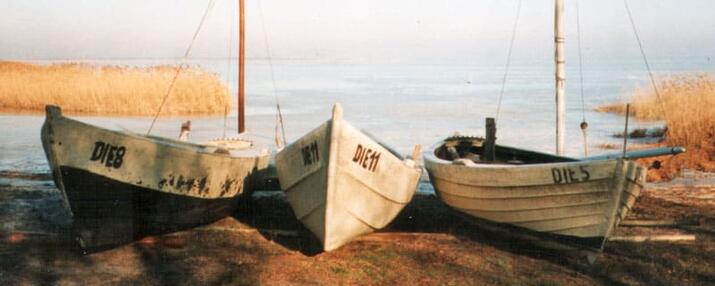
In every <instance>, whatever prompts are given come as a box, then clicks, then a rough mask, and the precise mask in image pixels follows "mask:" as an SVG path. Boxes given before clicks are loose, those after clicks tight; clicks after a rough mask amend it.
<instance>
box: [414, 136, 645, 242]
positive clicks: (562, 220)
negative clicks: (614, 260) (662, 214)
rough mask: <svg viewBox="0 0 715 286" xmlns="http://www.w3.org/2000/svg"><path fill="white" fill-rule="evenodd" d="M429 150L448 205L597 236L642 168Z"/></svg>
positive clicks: (624, 207) (607, 230)
mask: <svg viewBox="0 0 715 286" xmlns="http://www.w3.org/2000/svg"><path fill="white" fill-rule="evenodd" d="M440 146H441V144H438V146H437V148H440ZM437 148H435V149H434V150H437ZM434 150H433V151H434ZM510 150H514V148H510ZM435 154H436V153H435V152H431V153H428V154H425V166H426V168H427V171H428V173H429V176H430V181H431V182H432V184H433V186H434V188H435V191H436V193H437V195H438V197H439V198H440V199H441V200H442V201H443V202H445V203H446V204H447V205H449V206H450V207H452V208H454V209H456V210H458V211H460V212H462V213H464V214H467V215H469V216H472V217H476V218H479V219H483V220H486V221H490V222H496V223H501V224H508V225H511V226H516V227H519V228H523V229H528V230H531V231H536V232H543V233H549V234H555V235H562V236H570V237H577V238H584V239H588V240H589V241H593V240H594V239H597V240H600V241H601V242H603V241H604V238H607V237H608V236H609V235H610V234H611V233H612V231H613V229H614V228H615V227H616V226H617V225H618V223H619V222H620V221H621V220H622V219H623V218H624V217H625V216H626V214H627V213H628V211H629V210H630V208H631V207H632V206H633V204H634V203H635V200H636V198H637V197H638V195H639V194H640V190H641V188H642V186H643V183H644V182H645V170H644V169H643V168H641V167H639V166H637V165H636V164H635V163H634V162H632V161H626V160H602V161H570V162H551V163H541V164H520V165H513V164H498V163H492V164H467V165H460V164H454V163H453V162H452V161H449V160H444V159H441V158H438V157H437V156H436V155H435Z"/></svg>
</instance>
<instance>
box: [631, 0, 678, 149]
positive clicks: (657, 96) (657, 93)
mask: <svg viewBox="0 0 715 286" xmlns="http://www.w3.org/2000/svg"><path fill="white" fill-rule="evenodd" d="M623 5H625V6H626V12H628V19H629V20H630V21H631V28H633V34H634V35H635V36H636V41H638V48H639V49H640V52H641V56H642V57H643V62H644V63H645V67H646V69H647V70H648V77H649V78H650V82H651V84H652V85H653V90H654V91H655V96H656V98H657V99H658V103H659V104H660V109H661V110H662V111H663V117H664V118H665V122H666V123H667V122H668V113H667V112H666V111H665V105H663V100H662V99H661V97H660V92H659V91H658V85H656V83H655V79H654V78H653V72H652V71H651V69H650V65H649V64H648V58H647V57H646V55H645V51H644V50H643V44H641V38H640V37H639V36H638V30H637V29H636V24H635V22H634V21H633V15H632V14H631V8H630V7H628V0H623ZM626 135H627V134H626Z"/></svg>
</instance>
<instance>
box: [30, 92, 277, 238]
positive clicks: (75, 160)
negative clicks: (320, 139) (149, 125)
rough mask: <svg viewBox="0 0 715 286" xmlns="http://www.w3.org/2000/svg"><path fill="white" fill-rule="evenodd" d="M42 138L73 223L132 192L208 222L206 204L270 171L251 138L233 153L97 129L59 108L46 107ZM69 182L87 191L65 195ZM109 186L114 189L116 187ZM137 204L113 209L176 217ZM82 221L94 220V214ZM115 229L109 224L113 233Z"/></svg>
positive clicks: (263, 153)
mask: <svg viewBox="0 0 715 286" xmlns="http://www.w3.org/2000/svg"><path fill="white" fill-rule="evenodd" d="M41 135H42V144H43V147H44V149H45V154H46V155H47V158H48V161H49V165H50V168H51V170H52V174H53V177H54V180H55V183H56V185H57V187H58V188H59V189H60V190H61V191H62V192H63V194H64V198H65V199H64V201H65V206H66V208H67V209H68V210H69V211H70V212H71V213H72V214H73V216H74V217H75V219H77V214H75V212H77V211H80V210H86V209H92V208H93V206H94V205H96V204H101V203H106V202H104V201H107V200H112V196H116V197H117V200H119V198H120V197H121V198H122V199H125V200H126V199H127V198H126V196H125V194H126V193H127V192H135V193H136V192H139V193H141V194H134V196H135V197H136V196H143V195H144V194H145V193H151V197H153V198H158V200H161V199H163V198H167V197H168V198H171V199H173V200H176V199H179V200H182V201H190V202H191V204H192V205H195V206H197V208H196V209H192V210H186V212H190V211H191V212H195V214H196V216H197V219H196V221H197V222H203V223H205V221H202V219H201V218H200V217H203V216H204V215H206V217H211V214H210V212H211V209H202V208H201V206H204V205H205V206H212V205H216V204H215V203H214V204H212V203H211V202H210V201H211V200H215V201H219V200H221V201H230V200H231V199H233V198H237V197H238V196H240V195H242V194H243V193H245V192H247V191H250V190H252V185H253V183H254V180H255V179H258V178H257V177H258V176H259V175H260V174H261V172H263V171H264V170H265V169H266V168H267V167H268V162H269V156H270V152H268V150H267V149H265V150H258V148H257V147H255V146H252V144H251V143H250V142H247V141H241V142H236V143H238V144H235V145H243V147H238V148H229V147H218V146H217V145H216V144H213V145H199V144H193V143H188V142H183V141H178V140H172V139H166V138H160V137H154V136H145V135H139V134H134V133H129V132H122V131H113V130H108V129H104V128H99V127H96V126H92V125H89V124H85V123H82V122H79V121H76V120H73V119H69V118H66V117H64V116H63V115H62V113H61V110H60V108H59V107H56V106H48V107H47V118H46V121H45V123H44V125H43V127H42V134H41ZM224 146H225V144H224ZM66 170H76V171H73V172H72V173H74V174H77V173H81V174H86V175H85V176H91V177H92V180H94V181H93V182H95V183H94V184H92V185H89V186H88V185H87V184H86V182H82V181H83V179H82V177H81V176H80V177H77V176H74V177H73V178H71V179H72V180H74V181H72V182H68V181H66V180H69V178H64V177H63V174H67V171H66ZM66 185H67V186H80V185H81V186H82V187H81V188H78V189H75V190H68V189H65V186H66ZM109 186H113V187H111V188H112V189H111V190H110V189H108V188H110V187H109ZM88 188H89V189H88ZM68 194H72V196H69V195H68ZM105 194H106V195H105ZM110 194H111V195H110ZM147 196H149V194H147ZM97 198H101V199H102V200H103V201H102V202H98V201H96V200H97ZM182 198H184V199H182ZM128 199H129V200H131V196H129V198H128ZM203 202H206V204H204V203H203ZM134 203H136V202H131V201H129V202H128V207H129V209H127V210H120V209H118V210H115V211H117V212H122V213H123V214H122V215H125V214H126V215H130V216H132V215H137V216H138V215H139V214H138V213H136V212H137V211H136V210H132V209H131V208H132V207H134V208H136V207H142V211H145V212H144V213H146V214H150V215H151V216H157V217H162V219H163V220H167V219H168V220H171V216H172V214H170V213H163V210H162V207H164V206H161V207H160V206H159V205H160V204H161V202H158V204H159V205H157V206H144V205H142V206H137V205H132V204H134ZM139 203H140V204H141V203H142V202H139ZM165 207H166V209H167V210H168V209H170V208H171V206H168V205H167V206H165ZM97 211H102V210H97ZM172 211H176V210H172ZM80 212H81V211H80ZM108 215H112V214H108ZM80 216H89V217H85V218H88V219H94V218H92V217H91V216H92V215H91V212H88V213H83V214H80ZM188 216H190V215H188ZM138 219H141V218H138ZM191 220H192V219H191V218H190V217H189V218H188V219H184V221H182V224H190V223H191ZM169 223H171V221H169ZM111 227H112V226H109V225H108V226H106V228H107V229H108V230H111Z"/></svg>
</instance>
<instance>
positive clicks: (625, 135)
mask: <svg viewBox="0 0 715 286" xmlns="http://www.w3.org/2000/svg"><path fill="white" fill-rule="evenodd" d="M630 113H631V105H630V104H626V126H625V127H623V156H622V158H625V157H626V144H627V143H628V117H629V116H630V115H631V114H630Z"/></svg>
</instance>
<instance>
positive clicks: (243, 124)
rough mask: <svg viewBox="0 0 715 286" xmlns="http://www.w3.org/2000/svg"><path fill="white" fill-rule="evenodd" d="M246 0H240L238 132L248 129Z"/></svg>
mask: <svg viewBox="0 0 715 286" xmlns="http://www.w3.org/2000/svg"><path fill="white" fill-rule="evenodd" d="M244 4H245V2H244V0H238V15H239V16H238V134H241V133H243V132H245V131H246V120H245V116H244V113H245V112H244V94H245V87H246V86H245V76H244V75H245V71H246V69H245V63H244V62H245V57H246V55H245V50H246V45H245V41H244V39H245V37H246V27H245V26H246V23H245V19H244V13H243V10H244Z"/></svg>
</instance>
